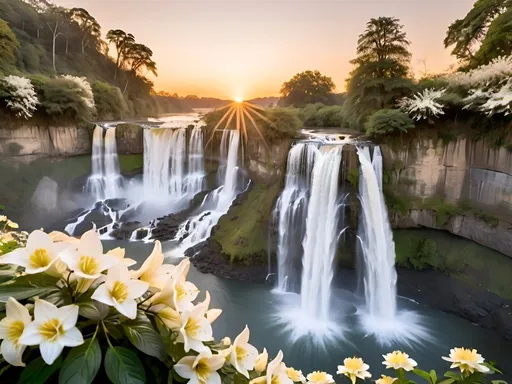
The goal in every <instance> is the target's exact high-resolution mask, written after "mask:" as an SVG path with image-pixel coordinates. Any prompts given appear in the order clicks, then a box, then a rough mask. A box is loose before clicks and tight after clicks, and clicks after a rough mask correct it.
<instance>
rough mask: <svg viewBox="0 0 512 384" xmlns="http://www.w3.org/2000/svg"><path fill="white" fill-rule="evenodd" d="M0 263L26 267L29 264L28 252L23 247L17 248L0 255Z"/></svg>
mask: <svg viewBox="0 0 512 384" xmlns="http://www.w3.org/2000/svg"><path fill="white" fill-rule="evenodd" d="M0 264H14V265H19V266H21V267H24V268H27V267H28V266H29V265H30V253H28V251H27V250H26V249H25V248H18V249H15V250H14V251H12V252H9V253H7V254H5V255H3V256H1V257H0Z"/></svg>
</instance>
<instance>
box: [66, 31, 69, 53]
mask: <svg viewBox="0 0 512 384" xmlns="http://www.w3.org/2000/svg"><path fill="white" fill-rule="evenodd" d="M68 46H69V37H67V36H66V57H68Z"/></svg>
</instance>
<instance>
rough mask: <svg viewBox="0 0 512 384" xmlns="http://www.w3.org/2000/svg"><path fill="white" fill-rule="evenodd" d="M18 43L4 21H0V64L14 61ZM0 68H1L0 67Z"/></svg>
mask: <svg viewBox="0 0 512 384" xmlns="http://www.w3.org/2000/svg"><path fill="white" fill-rule="evenodd" d="M19 45H20V43H19V42H18V40H17V39H16V35H15V34H14V32H13V31H12V30H11V28H9V24H7V22H6V21H5V20H2V19H0V64H1V62H2V61H3V62H7V63H10V62H12V60H14V52H15V51H16V48H18V47H19ZM0 68H1V67H0Z"/></svg>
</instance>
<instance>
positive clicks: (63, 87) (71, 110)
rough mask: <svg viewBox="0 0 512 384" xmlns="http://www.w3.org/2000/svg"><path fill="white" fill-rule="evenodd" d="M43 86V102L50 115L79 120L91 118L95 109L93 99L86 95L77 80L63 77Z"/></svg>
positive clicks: (51, 80)
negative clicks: (92, 106)
mask: <svg viewBox="0 0 512 384" xmlns="http://www.w3.org/2000/svg"><path fill="white" fill-rule="evenodd" d="M43 87H44V88H43V95H44V96H43V101H42V103H41V104H42V105H43V107H44V108H45V111H46V113H47V114H48V115H50V116H58V117H64V118H68V119H77V120H90V119H91V117H92V112H93V111H94V110H93V108H91V100H90V99H87V98H86V97H84V89H83V88H82V87H81V86H80V85H79V84H78V83H77V82H76V81H74V80H71V79H68V78H62V77H61V78H56V79H50V80H49V81H48V82H47V83H46V84H44V85H43ZM92 105H94V100H92Z"/></svg>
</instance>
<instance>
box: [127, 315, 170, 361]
mask: <svg viewBox="0 0 512 384" xmlns="http://www.w3.org/2000/svg"><path fill="white" fill-rule="evenodd" d="M123 329H124V332H125V334H126V336H127V337H128V340H130V342H131V343H132V344H133V345H134V346H135V347H136V348H137V349H139V350H140V351H141V352H144V353H145V354H146V355H149V356H154V357H156V358H158V359H160V360H161V361H165V358H166V350H165V345H164V343H163V341H162V337H161V336H160V334H159V333H158V332H157V331H156V330H155V329H154V328H153V324H152V323H151V321H149V319H148V318H147V317H146V315H143V314H141V313H139V314H138V316H137V318H136V319H135V320H130V321H126V322H124V323H123Z"/></svg>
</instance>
